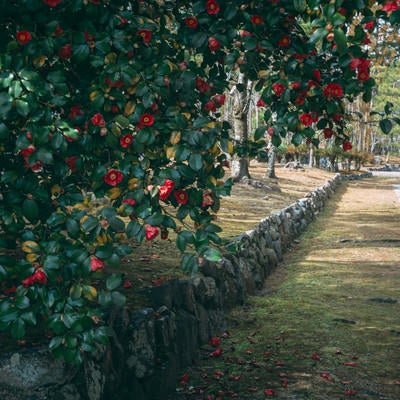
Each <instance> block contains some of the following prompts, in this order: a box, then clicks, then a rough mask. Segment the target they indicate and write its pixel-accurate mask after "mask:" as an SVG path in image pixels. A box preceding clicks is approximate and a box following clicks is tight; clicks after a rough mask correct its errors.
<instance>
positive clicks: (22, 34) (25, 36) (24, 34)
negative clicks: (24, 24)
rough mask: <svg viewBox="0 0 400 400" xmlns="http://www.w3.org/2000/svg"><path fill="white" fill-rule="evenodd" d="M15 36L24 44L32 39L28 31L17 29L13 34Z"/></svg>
mask: <svg viewBox="0 0 400 400" xmlns="http://www.w3.org/2000/svg"><path fill="white" fill-rule="evenodd" d="M15 38H16V39H17V42H18V43H19V44H22V45H25V44H27V43H29V42H30V41H31V40H32V35H31V33H30V32H28V31H19V32H17V33H16V34H15Z"/></svg>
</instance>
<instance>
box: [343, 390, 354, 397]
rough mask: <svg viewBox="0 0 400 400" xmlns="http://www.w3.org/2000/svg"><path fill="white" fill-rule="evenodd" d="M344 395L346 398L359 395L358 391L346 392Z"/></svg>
mask: <svg viewBox="0 0 400 400" xmlns="http://www.w3.org/2000/svg"><path fill="white" fill-rule="evenodd" d="M344 394H345V395H346V396H354V395H356V394H357V390H346V391H345V392H344Z"/></svg>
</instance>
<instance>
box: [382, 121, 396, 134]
mask: <svg viewBox="0 0 400 400" xmlns="http://www.w3.org/2000/svg"><path fill="white" fill-rule="evenodd" d="M379 127H380V128H381V129H382V132H383V133H384V134H385V135H387V134H388V133H390V131H391V130H392V128H393V124H392V121H391V120H390V119H388V118H385V119H382V120H380V121H379Z"/></svg>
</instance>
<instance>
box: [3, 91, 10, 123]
mask: <svg viewBox="0 0 400 400" xmlns="http://www.w3.org/2000/svg"><path fill="white" fill-rule="evenodd" d="M11 108H12V101H11V97H10V96H9V95H8V94H7V93H5V92H2V93H0V118H2V119H5V117H6V115H7V114H8V113H9V112H10V110H11Z"/></svg>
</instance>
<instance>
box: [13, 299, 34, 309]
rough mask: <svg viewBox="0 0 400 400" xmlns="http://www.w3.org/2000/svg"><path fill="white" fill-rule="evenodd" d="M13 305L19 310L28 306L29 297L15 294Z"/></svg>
mask: <svg viewBox="0 0 400 400" xmlns="http://www.w3.org/2000/svg"><path fill="white" fill-rule="evenodd" d="M15 306H16V307H17V308H19V309H20V310H24V309H25V308H28V307H29V306H30V301H29V297H27V296H17V298H16V299H15Z"/></svg>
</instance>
